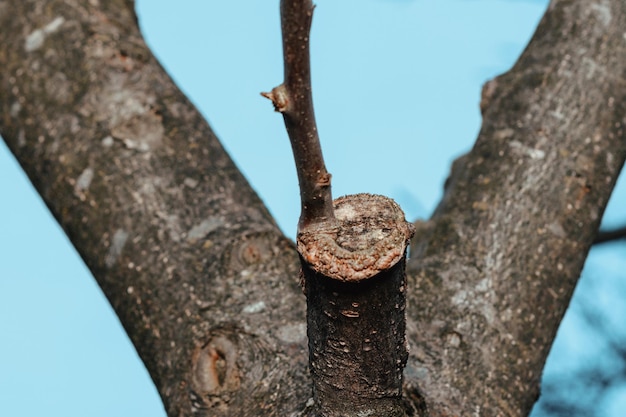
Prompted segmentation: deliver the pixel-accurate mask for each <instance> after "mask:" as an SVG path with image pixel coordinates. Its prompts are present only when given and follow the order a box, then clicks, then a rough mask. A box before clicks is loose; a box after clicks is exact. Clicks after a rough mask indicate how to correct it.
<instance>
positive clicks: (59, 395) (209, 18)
mask: <svg viewBox="0 0 626 417" xmlns="http://www.w3.org/2000/svg"><path fill="white" fill-rule="evenodd" d="M137 3H138V10H139V17H140V22H141V25H142V28H143V30H144V33H145V35H146V37H147V41H148V43H149V45H150V46H151V47H152V48H153V51H154V52H155V53H156V55H157V56H158V57H159V59H160V60H161V62H162V63H163V65H164V66H165V68H166V69H167V70H168V71H169V72H170V74H171V75H172V76H173V78H174V79H175V81H176V82H177V83H178V85H179V86H180V87H181V88H182V89H183V91H185V93H186V94H188V96H189V97H190V98H191V100H192V101H193V102H194V103H195V104H196V105H197V106H198V107H199V109H200V110H201V112H202V113H203V114H204V115H205V116H206V117H207V118H208V120H209V122H210V123H211V125H212V127H213V128H214V130H215V131H216V133H217V134H218V136H219V137H220V138H221V139H222V141H223V143H224V145H225V147H226V148H227V150H228V151H229V153H230V154H231V155H232V156H233V158H234V159H235V161H236V163H237V164H238V166H239V167H240V168H241V169H242V171H243V172H244V173H245V175H246V176H247V178H248V179H249V180H250V181H251V183H252V185H253V187H254V188H255V189H256V190H257V192H258V193H259V194H260V195H261V197H262V198H263V199H264V201H265V202H266V204H267V205H268V206H269V208H270V210H271V211H272V213H273V214H274V216H275V217H276V218H277V220H278V222H279V224H280V226H281V227H282V228H283V230H284V231H285V233H287V234H288V235H289V236H293V235H294V231H295V226H296V222H297V218H298V210H299V201H298V189H297V178H296V174H295V168H294V164H293V159H292V156H291V149H290V147H289V143H288V139H287V135H286V133H285V130H284V127H283V123H282V117H280V116H279V115H278V114H275V113H274V112H273V111H272V106H271V104H270V103H269V102H268V101H267V100H265V99H263V98H262V97H260V95H259V92H261V91H268V90H270V89H271V88H272V87H274V86H276V85H278V84H279V83H280V82H281V81H282V61H281V53H282V52H281V41H280V27H279V16H278V1H273V2H269V1H262V2H261V1H258V0H241V1H227V2H201V1H184V2H172V1H165V0H138V1H137ZM316 3H317V8H316V12H315V16H314V20H313V30H312V46H311V53H312V71H313V88H314V101H315V106H316V116H317V120H318V127H319V131H320V136H321V140H322V147H323V150H324V154H325V158H326V163H327V167H328V169H329V171H330V172H331V173H332V174H333V192H334V195H335V196H339V195H344V194H353V193H358V192H372V193H380V194H385V195H388V196H390V197H392V198H394V199H396V200H397V201H398V202H399V203H400V204H401V205H402V207H403V208H404V209H405V212H406V213H407V217H408V218H410V219H414V218H416V217H427V216H428V215H429V214H430V212H431V211H432V209H433V208H434V207H435V205H436V203H437V201H438V200H439V198H440V197H441V191H442V185H443V181H444V180H445V177H446V175H447V173H448V170H449V166H450V163H451V161H452V160H453V158H455V157H456V156H458V155H460V154H461V153H463V152H465V151H467V150H468V149H469V148H470V147H471V145H472V143H473V141H474V139H475V137H476V135H477V133H478V129H479V126H480V113H479V110H478V102H479V97H480V88H481V85H482V83H483V82H484V81H486V80H487V79H489V78H491V77H493V76H495V75H497V74H499V73H501V72H503V71H505V70H507V69H508V68H509V67H510V66H511V65H512V64H513V62H514V61H515V59H516V57H517V56H518V55H519V54H520V52H521V51H522V50H523V48H524V46H525V45H526V43H527V42H528V40H529V39H530V36H531V35H532V32H533V30H534V28H535V26H536V24H537V23H538V21H539V19H540V17H541V15H542V14H543V12H544V10H545V7H546V6H547V1H545V0H540V1H530V0H527V1H524V0H517V1H514V0H456V1H453V0H438V1H428V0H359V1H357V0H342V1H337V0H334V1H331V0H319V1H317V2H316ZM398 149H401V151H400V152H398ZM372 167H378V169H376V168H372ZM625 182H626V181H624V180H622V181H621V183H620V185H619V190H618V192H617V193H616V194H615V196H614V197H613V199H612V203H611V207H610V208H609V210H608V211H607V214H606V216H607V217H606V222H607V223H608V224H610V225H618V224H620V223H621V222H626V215H624V214H623V213H624V207H625V206H626V184H625ZM0 196H2V198H1V199H0V201H2V203H1V204H0V254H2V255H1V258H0V259H1V262H0V334H1V335H2V343H0V404H2V406H3V411H4V412H5V413H6V415H10V416H40V415H46V416H48V417H54V416H63V417H73V416H76V417H79V416H80V417H84V416H85V415H88V416H92V417H99V416H118V417H124V416H129V417H130V416H164V411H163V408H162V406H161V404H160V402H159V399H158V396H157V393H156V391H155V389H154V387H153V386H152V384H151V382H150V381H149V377H148V375H147V373H146V371H145V369H144V368H143V365H141V363H140V362H139V359H138V358H137V355H136V353H135V351H134V349H133V347H132V346H131V345H130V343H129V341H128V339H127V337H126V336H125V334H124V333H123V330H122V329H121V326H120V325H119V323H118V321H117V319H116V318H115V316H114V314H113V313H112V311H111V308H110V307H109V305H108V303H107V302H106V300H105V299H104V297H103V296H102V294H101V292H100V290H99V289H98V287H97V286H96V285H95V282H94V280H93V278H92V277H91V276H90V274H89V272H88V271H87V270H86V268H85V267H84V265H83V264H82V262H81V261H80V259H79V258H78V256H77V255H76V253H75V251H74V250H73V248H72V247H71V246H70V245H69V243H68V241H67V239H66V238H65V237H64V235H63V234H62V232H61V230H60V228H59V227H58V226H57V225H56V223H55V222H54V221H53V219H52V218H51V216H50V215H49V213H48V212H47V210H46V208H45V207H44V206H43V204H42V202H41V200H40V199H39V197H38V196H37V195H36V194H35V193H34V192H33V190H32V187H31V186H30V184H29V183H28V181H27V180H26V179H25V176H24V174H23V173H22V172H21V171H20V169H19V168H18V167H17V165H16V163H15V161H14V160H13V158H12V157H11V156H10V154H9V153H8V151H7V149H6V147H5V146H4V143H2V142H1V141H0ZM625 254H626V246H624V245H621V246H620V245H611V246H610V247H608V246H607V247H605V248H602V249H601V250H596V251H594V254H593V255H592V257H591V258H590V260H589V265H592V266H590V267H589V268H588V270H589V272H588V273H586V276H587V275H589V276H594V277H595V276H596V275H598V276H601V278H603V281H600V282H601V283H604V284H602V285H599V286H596V287H594V288H595V291H598V292H599V293H598V294H600V295H598V297H599V299H602V300H605V301H603V302H604V304H608V305H611V309H614V310H619V309H620V308H621V309H626V307H625V304H624V302H623V301H620V299H619V297H614V296H613V297H611V294H613V295H614V288H615V287H614V285H615V281H617V280H618V279H619V278H622V281H623V271H624V270H626V261H625V259H626V256H624V255H625ZM602 268H608V269H602ZM598 271H600V272H598ZM606 271H608V272H606ZM620 274H621V276H620ZM607 277H608V278H607ZM598 279H599V278H598ZM598 279H596V281H598ZM611 285H613V286H611ZM602 294H604V295H602ZM622 294H623V292H622ZM603 297H604V298H603ZM620 302H621V304H620ZM570 316H573V314H570ZM622 317H623V316H622ZM563 329H564V330H562V331H561V334H560V339H559V341H558V342H557V349H555V353H554V354H553V355H552V356H553V358H551V365H549V367H548V369H547V371H546V372H547V373H548V372H553V373H558V372H563V370H566V369H568V366H569V367H571V366H572V362H573V361H574V362H575V361H576V360H588V358H589V357H591V356H593V355H596V354H597V353H598V352H601V349H602V348H603V347H602V346H601V344H600V345H598V344H594V343H593V340H591V341H590V339H593V338H590V337H589V336H588V333H584V332H583V331H584V330H585V323H583V322H582V321H581V320H580V319H576V317H575V316H574V317H573V318H569V317H568V321H567V322H566V323H565V324H564V326H563ZM587 330H588V329H587ZM595 339H598V338H595ZM585 358H587V359H585ZM612 398H614V401H613V400H612V402H610V403H609V402H607V404H606V409H607V416H609V415H614V416H617V415H618V413H619V410H620V406H619V404H620V402H619V401H622V403H621V404H622V405H623V406H624V407H626V404H625V400H624V398H626V395H620V394H619V393H617V394H616V395H614V396H613V397H612ZM615 401H617V402H615ZM616 404H617V405H616ZM624 407H621V409H622V410H623V409H624ZM611 410H615V411H614V413H613V414H611Z"/></svg>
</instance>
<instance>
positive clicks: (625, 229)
mask: <svg viewBox="0 0 626 417" xmlns="http://www.w3.org/2000/svg"><path fill="white" fill-rule="evenodd" d="M618 239H626V226H622V227H620V228H618V229H614V230H600V231H599V232H598V234H597V235H596V239H595V240H594V241H593V244H594V245H597V244H599V243H606V242H612V241H614V240H618Z"/></svg>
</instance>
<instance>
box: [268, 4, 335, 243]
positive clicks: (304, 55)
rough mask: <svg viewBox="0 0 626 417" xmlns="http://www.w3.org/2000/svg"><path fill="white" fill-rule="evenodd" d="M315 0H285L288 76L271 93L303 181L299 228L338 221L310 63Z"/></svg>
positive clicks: (286, 64) (284, 19) (284, 37)
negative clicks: (325, 161)
mask: <svg viewBox="0 0 626 417" xmlns="http://www.w3.org/2000/svg"><path fill="white" fill-rule="evenodd" d="M313 8H314V6H313V3H312V2H311V0H281V2H280V14H281V26H282V33H283V57H284V64H285V80H284V82H283V84H281V85H279V86H278V87H276V88H274V89H273V90H272V91H271V92H269V93H261V94H262V95H263V96H264V97H267V98H268V99H270V100H272V103H273V104H274V108H275V109H276V111H278V112H280V113H282V114H283V118H284V120H285V127H286V128H287V133H288V134H289V140H290V142H291V148H292V150H293V155H294V159H295V161H296V170H297V172H298V181H299V183H300V200H301V213H300V221H299V223H298V232H301V231H303V230H305V229H307V228H311V227H320V226H321V227H324V226H325V225H330V226H332V225H333V224H334V222H335V216H334V213H333V203H332V201H333V199H332V194H331V189H330V174H329V173H328V172H327V171H326V167H325V165H324V158H323V157H322V149H321V147H320V141H319V136H318V134H317V126H316V123H315V114H314V111H313V98H312V96H311V67H310V63H309V33H310V30H311V21H312V18H313Z"/></svg>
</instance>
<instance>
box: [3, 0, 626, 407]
mask: <svg viewBox="0 0 626 417" xmlns="http://www.w3.org/2000/svg"><path fill="white" fill-rule="evenodd" d="M128 4H129V1H128V0H110V1H101V2H83V1H76V0H63V1H61V0H46V1H43V0H27V1H24V0H12V1H4V2H0V45H2V46H1V52H0V66H1V67H2V71H0V91H1V92H2V93H1V94H0V133H1V134H2V136H3V138H4V139H5V141H6V142H7V144H8V146H9V148H10V149H11V150H12V152H13V153H14V154H15V155H16V156H17V158H18V160H19V161H20V163H21V165H22V167H23V168H24V170H25V171H26V172H27V174H28V175H29V177H30V178H31V181H32V182H33V183H34V185H35V186H36V187H37V189H38V191H39V193H40V194H41V195H42V197H43V198H44V199H45V201H46V203H47V204H48V206H49V207H50V209H51V211H52V212H53V213H54V215H55V217H56V218H57V219H58V221H59V223H60V224H61V225H62V226H63V228H64V230H65V231H66V233H67V234H68V236H69V237H70V239H71V240H72V242H73V243H74V245H75V246H76V247H77V249H78V250H79V253H80V254H81V256H82V257H83V259H84V260H85V262H86V263H87V265H88V266H89V268H90V269H91V271H92V272H93V274H94V276H95V278H96V279H97V281H98V283H99V285H100V286H101V287H102V289H103V291H104V292H105V294H106V295H107V297H108V299H109V300H110V302H111V304H112V305H113V307H114V308H115V311H116V312H117V314H118V316H119V317H120V320H121V321H122V323H123V324H124V327H125V328H126V330H127V332H128V333H129V335H130V337H131V339H132V340H133V343H134V344H135V346H136V348H137V350H138V352H139V354H140V355H141V357H142V359H143V361H144V363H145V364H146V367H147V368H148V370H149V372H150V374H151V376H152V378H153V380H154V381H155V384H156V386H157V389H158V390H159V392H160V394H161V397H162V398H163V401H164V404H165V407H166V410H167V412H168V415H170V416H192V415H193V416H289V415H298V416H304V415H307V413H310V412H311V409H310V407H309V406H308V405H307V404H310V403H311V402H310V401H309V399H310V396H311V392H310V386H311V380H310V378H309V373H308V369H307V357H306V336H305V331H304V329H305V317H304V308H303V307H300V306H302V305H303V303H304V299H303V297H302V294H301V292H300V288H299V286H298V285H297V283H296V282H295V281H294V279H293V277H294V276H295V275H296V274H297V271H298V268H299V263H298V258H297V254H296V252H295V250H294V248H293V245H292V244H290V243H289V242H287V241H286V240H284V238H283V237H282V236H281V235H280V233H279V232H278V231H277V230H276V227H275V225H274V223H273V221H272V220H271V218H270V217H269V215H268V213H267V211H266V210H265V208H264V207H263V206H262V204H261V203H260V201H259V199H258V198H257V196H256V195H255V194H254V192H253V191H252V190H251V189H250V187H249V186H248V185H247V184H246V182H245V180H244V179H243V177H242V176H241V174H240V173H239V172H238V171H237V170H236V168H235V166H234V164H232V162H231V161H230V159H229V158H228V156H227V155H226V153H225V152H224V150H223V149H222V147H221V146H220V145H219V143H218V142H217V139H216V138H215V135H214V134H213V133H212V131H211V129H210V128H209V126H208V125H207V124H206V123H205V122H204V121H203V120H202V118H201V116H200V115H199V113H198V112H197V111H196V110H195V109H194V108H193V106H192V105H191V104H190V103H189V101H188V100H186V99H185V98H184V96H183V95H182V94H181V93H180V92H179V91H178V90H177V89H176V87H175V86H174V84H173V83H172V82H171V80H170V79H169V78H168V77H167V76H166V74H165V73H164V72H163V70H162V68H161V67H160V66H159V65H158V63H157V62H156V60H155V59H154V58H153V57H152V55H151V54H150V52H149V50H148V49H147V48H146V46H145V44H144V42H143V40H142V39H141V36H140V34H139V32H138V29H137V27H136V24H135V16H134V14H133V13H132V11H131V10H129V9H128V7H127V6H128ZM595 6H597V7H595ZM595 6H594V5H592V4H590V2H588V1H586V0H557V1H553V3H552V5H551V6H550V8H549V9H548V12H547V14H546V17H545V18H544V19H543V21H542V23H541V25H540V26H539V28H538V30H537V34H536V35H535V38H534V40H533V41H532V43H531V45H530V46H529V47H528V49H527V50H526V52H525V53H524V55H523V57H522V58H521V59H520V61H519V62H518V64H517V65H516V66H515V67H514V68H513V70H512V71H511V72H509V73H507V74H506V75H504V76H502V77H499V78H497V79H496V80H494V81H492V83H491V84H490V88H488V89H486V91H485V97H484V100H483V108H484V125H483V128H482V130H481V135H480V137H479V139H478V141H477V143H476V146H475V147H474V149H473V150H472V152H471V153H470V154H469V155H468V156H467V157H466V158H464V159H463V161H462V162H461V163H459V164H457V165H456V167H455V169H454V171H453V173H452V176H451V178H450V181H449V186H448V188H447V190H446V193H445V198H444V200H443V201H442V203H441V205H440V206H439V208H438V210H437V213H436V214H435V216H434V217H433V218H432V219H431V221H430V222H429V224H428V227H423V228H421V229H422V231H423V232H422V233H420V234H419V235H418V236H417V237H416V239H415V243H416V246H415V250H414V255H413V259H412V261H411V262H410V263H409V264H408V265H407V278H408V283H407V287H406V289H407V299H408V301H407V311H408V313H409V314H408V316H409V320H408V321H407V330H408V332H407V333H408V336H409V342H410V344H411V351H410V356H409V360H408V365H407V369H406V371H405V394H408V397H410V398H414V399H417V400H419V401H422V406H421V407H420V409H421V410H422V412H423V413H425V414H424V415H440V416H441V415H463V416H466V415H467V416H469V415H477V414H478V415H481V416H500V415H506V416H509V417H510V416H523V415H526V414H527V412H528V410H529V409H530V407H531V406H532V404H533V402H534V399H535V398H536V396H537V392H538V389H537V386H538V384H537V381H538V378H539V375H540V372H541V368H542V366H543V362H544V360H545V357H546V354H547V351H548V348H549V345H550V343H551V341H552V339H553V336H554V333H555V331H556V328H557V326H558V322H559V320H560V318H561V316H562V314H563V311H564V309H565V307H566V305H567V303H568V300H569V296H570V295H571V292H572V290H573V287H574V285H575V282H576V280H577V278H578V276H579V274H580V270H581V268H582V264H583V262H584V259H585V256H586V253H587V250H588V248H589V246H590V245H591V242H592V241H593V238H594V234H595V231H596V230H597V227H598V222H599V219H600V218H601V216H602V213H603V210H604V207H605V205H606V202H607V200H608V196H609V194H610V191H611V189H612V187H613V185H614V182H615V180H616V178H617V176H618V174H619V171H620V169H621V167H622V165H623V162H624V157H625V155H626V149H625V147H626V145H625V144H626V138H625V137H624V124H625V121H624V114H626V108H625V107H624V106H625V105H626V104H625V103H626V82H625V81H624V74H625V73H626V69H625V68H624V66H625V65H626V59H625V57H626V50H625V48H626V43H625V42H624V39H623V30H624V29H623V28H624V27H626V21H625V19H626V18H625V16H626V11H625V8H626V4H625V3H624V2H623V1H622V0H607V1H605V2H603V3H602V5H595ZM88 178H91V181H87V180H86V179H88ZM422 180H423V179H417V180H416V183H417V182H420V181H422ZM276 294H280V297H277V296H276ZM331 295H332V294H331ZM259 308H260V309H261V311H260V312H258V313H245V312H250V311H259V310H258V309H259ZM216 372H217V375H216ZM424 410H426V411H424Z"/></svg>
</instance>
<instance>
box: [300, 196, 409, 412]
mask: <svg viewBox="0 0 626 417" xmlns="http://www.w3.org/2000/svg"><path fill="white" fill-rule="evenodd" d="M334 206H335V216H336V219H337V223H338V227H337V229H336V230H335V231H334V232H333V233H328V232H320V231H312V232H309V233H300V234H299V236H298V251H299V253H300V255H301V260H302V278H303V281H304V287H305V289H306V296H307V334H308V338H309V366H310V369H311V376H312V379H313V398H314V401H315V409H316V412H317V413H318V414H319V415H320V416H323V417H359V416H365V415H371V416H379V417H406V408H407V407H406V406H405V404H404V402H403V400H402V381H403V377H402V375H403V370H404V367H405V365H406V361H407V356H408V352H407V341H406V335H405V329H406V320H405V309H406V302H405V301H406V296H405V294H406V275H405V265H406V250H407V244H408V242H409V240H410V239H411V237H412V236H413V227H412V225H411V224H410V223H407V221H406V220H405V219H404V213H403V212H402V210H401V209H400V207H399V206H398V205H397V204H396V203H395V202H394V201H393V200H391V199H389V198H387V197H383V196H377V195H371V194H357V195H350V196H346V197H341V198H339V199H337V200H335V204H334Z"/></svg>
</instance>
